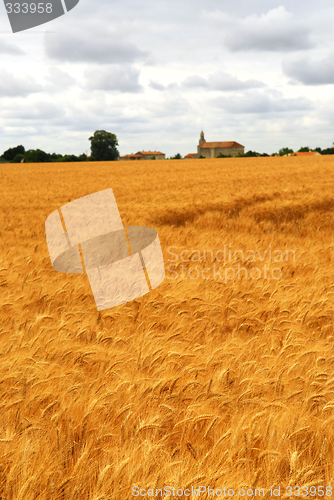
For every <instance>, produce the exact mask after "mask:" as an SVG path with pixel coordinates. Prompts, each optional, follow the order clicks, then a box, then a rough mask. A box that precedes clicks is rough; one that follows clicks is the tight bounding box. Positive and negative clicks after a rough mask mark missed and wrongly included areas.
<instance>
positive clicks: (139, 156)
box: [120, 154, 142, 158]
mask: <svg viewBox="0 0 334 500" xmlns="http://www.w3.org/2000/svg"><path fill="white" fill-rule="evenodd" d="M141 157H142V155H137V154H136V155H123V156H120V158H141Z"/></svg>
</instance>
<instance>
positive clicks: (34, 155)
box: [24, 149, 51, 163]
mask: <svg viewBox="0 0 334 500" xmlns="http://www.w3.org/2000/svg"><path fill="white" fill-rule="evenodd" d="M24 159H25V161H26V162H27V163H45V162H49V161H51V159H50V155H49V154H48V153H46V152H45V151H42V150H41V149H29V150H28V151H26V152H25V155H24Z"/></svg>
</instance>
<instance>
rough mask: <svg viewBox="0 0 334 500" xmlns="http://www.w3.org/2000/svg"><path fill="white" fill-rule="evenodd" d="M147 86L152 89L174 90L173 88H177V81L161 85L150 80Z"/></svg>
mask: <svg viewBox="0 0 334 500" xmlns="http://www.w3.org/2000/svg"><path fill="white" fill-rule="evenodd" d="M149 86H150V87H151V88H152V89H154V90H159V91H163V90H174V89H177V88H178V86H179V85H178V84H177V83H169V84H168V85H162V84H161V83H159V82H156V81H154V80H151V81H150V83H149Z"/></svg>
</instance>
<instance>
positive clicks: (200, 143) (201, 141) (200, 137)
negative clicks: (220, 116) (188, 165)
mask: <svg viewBox="0 0 334 500" xmlns="http://www.w3.org/2000/svg"><path fill="white" fill-rule="evenodd" d="M203 142H205V137H204V132H203V130H202V131H201V134H200V136H199V143H198V146H197V158H199V157H200V156H201V146H202V144H203Z"/></svg>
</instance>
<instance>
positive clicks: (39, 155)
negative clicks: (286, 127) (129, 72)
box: [0, 130, 334, 163]
mask: <svg viewBox="0 0 334 500" xmlns="http://www.w3.org/2000/svg"><path fill="white" fill-rule="evenodd" d="M88 140H89V141H90V143H91V144H90V149H91V154H90V156H87V155H86V154H85V153H82V154H81V155H79V156H77V155H74V154H65V155H62V154H58V153H46V152H45V151H43V150H42V149H28V150H27V151H26V150H25V148H24V146H22V145H20V146H16V147H14V148H9V149H7V151H4V152H3V154H2V155H1V157H0V162H10V163H21V162H24V163H44V162H79V161H115V160H118V158H119V151H118V149H117V146H118V140H117V137H116V135H115V134H112V133H111V132H106V131H105V130H96V132H94V134H93V136H92V137H89V139H88ZM333 145H334V142H333ZM309 151H317V152H318V153H320V154H322V155H333V154H334V147H331V148H326V149H321V148H319V147H318V148H315V149H310V148H309V147H307V146H304V147H301V148H300V149H299V150H298V151H297V152H298V153H303V152H309ZM294 152H295V151H293V149H291V148H288V147H285V148H281V149H280V150H279V151H278V153H273V154H272V155H269V154H267V153H258V152H257V151H247V153H243V154H238V155H237V156H236V158H241V157H250V156H284V155H287V154H290V153H294ZM200 158H204V157H203V156H201V157H200ZM217 158H232V156H231V155H223V154H219V155H218V156H217ZM169 159H170V160H179V159H182V156H181V154H180V153H177V154H176V155H174V156H171V157H170V158H169Z"/></svg>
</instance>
